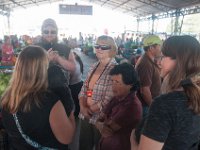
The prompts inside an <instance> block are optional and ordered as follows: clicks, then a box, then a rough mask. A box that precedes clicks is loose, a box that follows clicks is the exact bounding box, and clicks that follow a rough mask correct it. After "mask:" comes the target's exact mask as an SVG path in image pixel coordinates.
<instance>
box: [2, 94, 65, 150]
mask: <svg viewBox="0 0 200 150" xmlns="http://www.w3.org/2000/svg"><path fill="white" fill-rule="evenodd" d="M58 99H59V98H58V97H57V96H56V95H55V94H53V93H50V92H48V93H44V94H43V97H42V98H41V104H40V107H37V106H36V105H35V104H32V105H31V111H30V112H22V111H18V112H17V117H18V120H19V124H20V126H21V128H22V131H23V132H24V134H26V135H27V136H29V137H30V138H31V140H33V141H35V142H37V143H39V144H40V145H42V146H45V147H51V148H57V149H59V150H60V149H61V150H63V149H65V150H66V149H67V145H64V144H61V143H60V142H59V141H58V140H57V139H56V138H55V136H54V134H53V132H52V130H51V127H50V123H49V115H50V111H51V109H52V107H53V106H54V105H55V103H56V102H57V101H58ZM2 119H3V124H4V127H5V129H6V131H7V132H8V135H9V139H10V141H11V147H12V148H13V149H16V150H34V149H35V148H33V147H32V146H30V145H29V144H27V143H26V141H25V140H24V139H23V138H22V136H21V134H20V132H19V130H18V129H17V126H16V123H15V121H14V118H13V116H12V114H10V113H9V112H7V111H5V110H2Z"/></svg>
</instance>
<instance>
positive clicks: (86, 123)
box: [79, 35, 117, 150]
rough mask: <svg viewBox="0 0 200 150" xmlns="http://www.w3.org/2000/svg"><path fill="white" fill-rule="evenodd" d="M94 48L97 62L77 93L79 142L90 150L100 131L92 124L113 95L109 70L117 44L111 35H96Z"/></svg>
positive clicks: (114, 62)
mask: <svg viewBox="0 0 200 150" xmlns="http://www.w3.org/2000/svg"><path fill="white" fill-rule="evenodd" d="M94 50H95V52H96V56H97V58H98V62H97V63H95V64H94V65H93V66H92V68H91V70H90V72H89V73H88V76H87V77H86V80H85V82H84V85H83V87H82V89H81V92H80V94H79V102H80V114H79V117H80V118H81V119H82V121H81V131H80V142H79V143H80V148H81V149H84V150H92V149H93V147H94V146H95V147H96V146H97V144H98V142H99V139H100V133H99V131H98V130H97V129H96V127H95V125H94V124H95V122H96V120H97V118H98V116H99V114H100V111H101V109H102V108H104V106H105V105H106V104H107V103H108V102H109V101H110V100H111V98H112V97H113V91H112V81H111V76H110V75H109V72H110V70H111V69H112V68H113V67H114V66H115V65H116V64H117V63H116V61H115V59H114V57H115V55H116V53H117V46H116V43H115V41H114V39H113V38H112V37H110V36H106V35H103V36H100V37H98V38H97V41H96V44H95V45H94Z"/></svg>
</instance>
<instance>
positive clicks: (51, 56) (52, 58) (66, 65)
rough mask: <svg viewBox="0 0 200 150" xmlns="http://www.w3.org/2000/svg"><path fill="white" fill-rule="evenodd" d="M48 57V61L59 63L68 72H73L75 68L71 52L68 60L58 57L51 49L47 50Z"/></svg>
mask: <svg viewBox="0 0 200 150" xmlns="http://www.w3.org/2000/svg"><path fill="white" fill-rule="evenodd" d="M48 57H49V60H50V61H55V62H57V63H59V64H60V65H61V66H62V67H63V68H65V69H66V70H69V71H74V70H75V68H76V62H75V61H76V60H75V57H74V54H73V53H72V51H70V53H69V57H68V59H66V58H64V57H61V56H59V55H58V53H57V52H56V51H53V50H52V48H51V49H49V50H48Z"/></svg>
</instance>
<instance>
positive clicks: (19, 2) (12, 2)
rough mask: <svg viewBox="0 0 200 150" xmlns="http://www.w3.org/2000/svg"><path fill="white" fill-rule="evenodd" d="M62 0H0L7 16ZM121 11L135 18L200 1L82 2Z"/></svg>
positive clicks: (197, 3) (106, 0)
mask: <svg viewBox="0 0 200 150" xmlns="http://www.w3.org/2000/svg"><path fill="white" fill-rule="evenodd" d="M57 1H62V0H0V13H1V14H3V15H6V13H7V12H9V11H11V10H13V9H15V8H27V7H29V6H33V5H40V4H44V3H53V2H57ZM82 1H87V2H91V3H94V4H97V5H100V6H102V7H105V8H109V9H112V10H115V11H119V12H122V13H125V14H128V15H131V16H134V17H138V16H148V15H151V14H158V13H161V12H168V11H172V10H177V9H182V8H186V7H187V8H188V7H192V6H196V7H198V6H199V5H200V0H82Z"/></svg>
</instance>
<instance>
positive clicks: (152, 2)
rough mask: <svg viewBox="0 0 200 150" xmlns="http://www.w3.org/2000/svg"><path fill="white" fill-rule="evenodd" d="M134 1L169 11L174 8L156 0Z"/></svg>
mask: <svg viewBox="0 0 200 150" xmlns="http://www.w3.org/2000/svg"><path fill="white" fill-rule="evenodd" d="M136 1H138V2H141V3H144V4H147V5H150V6H152V7H154V8H156V9H158V10H160V11H169V10H172V9H175V8H174V7H169V6H167V5H163V4H161V3H158V2H157V1H151V0H136Z"/></svg>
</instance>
